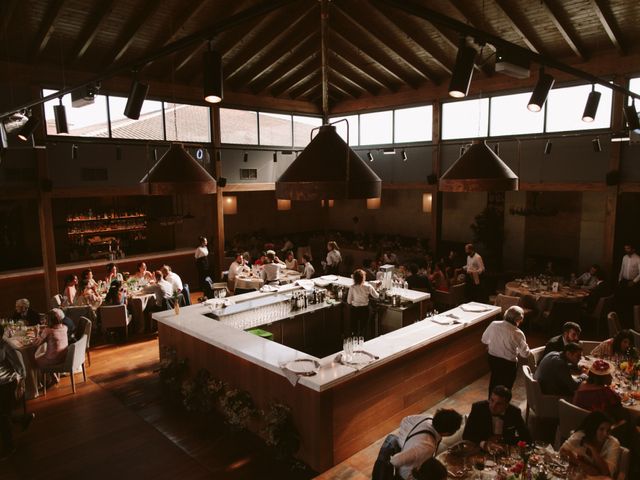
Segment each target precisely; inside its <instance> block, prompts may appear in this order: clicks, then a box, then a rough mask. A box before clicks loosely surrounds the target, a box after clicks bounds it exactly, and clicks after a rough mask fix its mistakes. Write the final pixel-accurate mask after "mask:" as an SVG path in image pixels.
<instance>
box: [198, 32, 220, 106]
mask: <svg viewBox="0 0 640 480" xmlns="http://www.w3.org/2000/svg"><path fill="white" fill-rule="evenodd" d="M203 64H204V65H203V69H202V71H203V74H204V80H203V87H204V99H205V101H206V102H209V103H219V102H221V101H222V83H223V75H222V57H221V55H220V53H219V52H216V51H213V50H211V42H209V50H207V51H206V52H204V55H203Z"/></svg>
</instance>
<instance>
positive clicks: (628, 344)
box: [591, 330, 638, 359]
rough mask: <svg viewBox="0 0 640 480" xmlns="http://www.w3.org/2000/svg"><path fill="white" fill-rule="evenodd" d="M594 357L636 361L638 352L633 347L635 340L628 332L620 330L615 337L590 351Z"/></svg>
mask: <svg viewBox="0 0 640 480" xmlns="http://www.w3.org/2000/svg"><path fill="white" fill-rule="evenodd" d="M591 355H593V356H594V357H613V356H620V357H630V358H634V359H637V358H638V351H637V350H636V347H635V339H634V338H633V333H631V331H630V330H620V331H619V332H618V333H616V336H615V337H613V338H609V339H607V340H605V341H604V342H602V343H601V344H600V345H598V346H597V347H595V348H594V349H593V350H592V351H591Z"/></svg>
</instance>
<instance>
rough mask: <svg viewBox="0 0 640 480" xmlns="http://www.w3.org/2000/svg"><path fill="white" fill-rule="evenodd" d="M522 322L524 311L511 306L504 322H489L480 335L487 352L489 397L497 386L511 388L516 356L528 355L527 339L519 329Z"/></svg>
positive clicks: (515, 370) (505, 314)
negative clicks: (489, 372) (489, 375)
mask: <svg viewBox="0 0 640 480" xmlns="http://www.w3.org/2000/svg"><path fill="white" fill-rule="evenodd" d="M523 320H524V310H522V308H520V307H517V306H513V307H509V308H508V309H507V311H506V312H504V320H497V321H495V322H491V323H490V324H489V326H488V327H487V329H486V330H485V331H484V333H483V334H482V343H484V344H486V345H487V348H488V350H489V369H490V370H491V379H490V380H489V396H491V392H492V391H493V388H494V387H496V386H497V385H504V386H505V387H507V388H508V389H509V390H511V389H512V388H513V383H514V382H515V380H516V373H517V372H518V356H520V357H526V356H527V355H529V345H527V339H526V337H525V336H524V333H523V331H522V330H520V328H518V327H519V326H520V324H521V323H522V321H523Z"/></svg>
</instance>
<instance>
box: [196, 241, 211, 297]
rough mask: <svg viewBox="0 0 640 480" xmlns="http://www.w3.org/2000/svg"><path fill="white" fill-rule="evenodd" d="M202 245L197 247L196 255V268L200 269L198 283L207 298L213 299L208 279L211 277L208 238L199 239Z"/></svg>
mask: <svg viewBox="0 0 640 480" xmlns="http://www.w3.org/2000/svg"><path fill="white" fill-rule="evenodd" d="M198 240H199V241H200V245H198V246H197V247H196V251H195V254H194V257H195V260H196V268H197V269H198V282H199V283H200V290H202V291H203V292H204V295H205V297H208V298H211V297H213V291H211V286H210V285H209V282H207V280H206V278H207V277H208V276H209V248H207V243H208V242H207V237H199V238H198Z"/></svg>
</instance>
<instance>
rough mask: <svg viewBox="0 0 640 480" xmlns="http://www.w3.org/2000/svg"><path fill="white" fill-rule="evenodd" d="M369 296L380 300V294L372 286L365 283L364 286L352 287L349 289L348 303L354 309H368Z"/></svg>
mask: <svg viewBox="0 0 640 480" xmlns="http://www.w3.org/2000/svg"><path fill="white" fill-rule="evenodd" d="M369 295H371V296H372V297H373V298H378V292H376V289H375V288H373V287H372V286H371V284H369V283H367V282H364V283H363V284H362V285H352V286H350V287H349V294H348V295H347V303H348V304H349V305H353V306H354V307H366V306H367V305H369Z"/></svg>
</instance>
